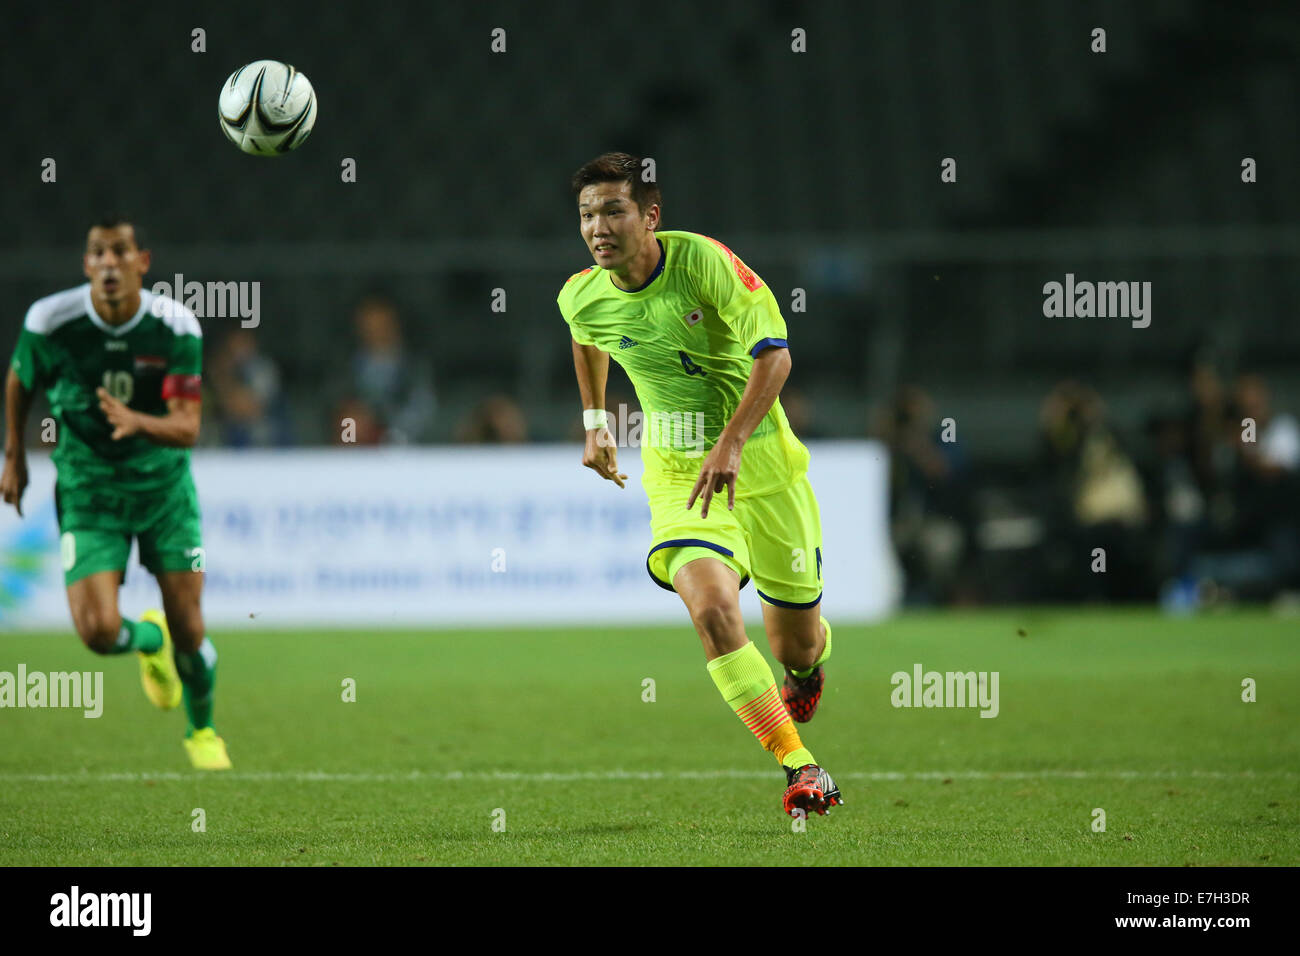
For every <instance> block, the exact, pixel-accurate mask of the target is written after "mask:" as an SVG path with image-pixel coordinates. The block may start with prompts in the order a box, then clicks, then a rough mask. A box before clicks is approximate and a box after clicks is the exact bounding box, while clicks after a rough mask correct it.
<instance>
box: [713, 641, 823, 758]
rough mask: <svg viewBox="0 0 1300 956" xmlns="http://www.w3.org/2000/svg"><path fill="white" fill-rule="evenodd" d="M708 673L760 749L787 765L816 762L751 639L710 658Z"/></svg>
mask: <svg viewBox="0 0 1300 956" xmlns="http://www.w3.org/2000/svg"><path fill="white" fill-rule="evenodd" d="M708 667H709V676H710V677H712V678H713V683H715V684H717V685H718V691H719V693H721V694H722V698H723V700H725V701H726V702H727V704H728V705H729V706H730V707H731V709H732V710H734V711H735V712H736V716H737V717H739V718H740V719H741V720H742V721H744V722H745V726H746V727H748V728H749V729H750V731H751V732H752V733H753V734H754V736H755V737H757V738H758V742H759V743H760V744H762V745H763V749H765V750H770V751H771V752H772V753H773V754H775V755H776V759H777V760H779V761H780V762H781V764H782V765H783V766H786V767H795V768H798V767H802V766H803V765H804V764H809V763H816V762H817V761H815V760H814V759H813V755H812V754H811V753H809V751H808V748H807V747H805V746H804V745H803V742H802V741H801V740H800V739H799V731H797V730H796V729H795V726H794V721H792V720H791V719H790V712H789V711H788V710H786V709H785V704H784V703H782V701H781V695H780V694H779V693H777V689H776V681H775V680H774V679H773V677H772V668H770V667H768V666H767V661H765V660H764V659H763V655H762V654H760V653H759V652H758V648H757V647H755V646H754V642H753V641H746V642H745V646H744V647H742V648H740V650H737V651H732V652H731V653H729V654H723V655H722V656H721V657H715V658H714V659H713V660H711V661H709V664H708Z"/></svg>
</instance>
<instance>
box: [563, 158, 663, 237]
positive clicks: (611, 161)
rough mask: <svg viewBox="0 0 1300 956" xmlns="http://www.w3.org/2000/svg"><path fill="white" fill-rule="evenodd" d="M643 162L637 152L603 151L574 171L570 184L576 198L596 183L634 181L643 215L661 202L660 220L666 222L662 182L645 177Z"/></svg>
mask: <svg viewBox="0 0 1300 956" xmlns="http://www.w3.org/2000/svg"><path fill="white" fill-rule="evenodd" d="M641 164H642V159H641V157H640V156H633V155H632V154H631V153H601V154H600V155H599V156H597V157H596V158H595V159H593V160H592V161H591V162H589V163H587V164H586V165H584V166H583V167H582V168H581V169H579V170H578V171H577V172H576V173H574V174H573V178H572V179H571V180H569V186H570V187H571V188H572V189H573V196H574V198H575V199H576V198H577V197H578V194H579V193H580V192H582V190H583V189H584V188H586V187H587V186H590V185H591V184H592V183H630V184H631V186H632V201H633V202H635V203H636V205H637V208H638V209H639V210H641V213H642V215H644V214H645V212H646V210H648V209H649V208H650V207H651V206H654V205H658V206H659V224H660V225H661V226H662V225H663V207H664V200H663V196H662V195H661V194H660V192H659V184H658V183H657V182H646V181H645V177H643V176H642V175H641V168H642V167H641Z"/></svg>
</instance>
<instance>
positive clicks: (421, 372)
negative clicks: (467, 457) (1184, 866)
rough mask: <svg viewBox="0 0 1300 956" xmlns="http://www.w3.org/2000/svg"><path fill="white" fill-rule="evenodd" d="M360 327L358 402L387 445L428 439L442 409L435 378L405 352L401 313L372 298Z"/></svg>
mask: <svg viewBox="0 0 1300 956" xmlns="http://www.w3.org/2000/svg"><path fill="white" fill-rule="evenodd" d="M354 323H355V328H356V334H357V340H358V342H359V348H358V351H357V354H356V356H355V357H354V358H353V360H352V391H353V396H352V397H354V398H355V399H356V400H357V401H359V402H361V403H363V404H364V405H365V406H366V407H367V409H368V410H369V417H373V418H374V420H375V421H376V422H377V423H378V427H379V429H380V433H381V436H382V437H381V439H380V440H381V441H382V442H384V443H387V444H395V445H404V444H408V443H411V442H419V441H423V440H425V439H427V438H428V430H429V426H430V425H431V424H432V422H433V416H434V411H435V409H436V405H437V402H436V398H435V396H434V391H433V374H432V372H431V371H430V369H429V366H428V364H427V363H426V362H424V361H422V360H419V359H416V358H413V357H412V356H411V354H410V353H409V352H407V351H405V350H404V349H403V342H402V328H401V324H400V323H399V321H398V318H397V308H396V307H395V306H394V305H393V303H392V302H391V301H389V300H388V299H386V298H383V297H381V296H369V297H367V298H365V299H363V300H362V301H361V302H360V304H358V306H357V310H356V313H355V316H354ZM353 417H355V416H353ZM358 421H360V419H358Z"/></svg>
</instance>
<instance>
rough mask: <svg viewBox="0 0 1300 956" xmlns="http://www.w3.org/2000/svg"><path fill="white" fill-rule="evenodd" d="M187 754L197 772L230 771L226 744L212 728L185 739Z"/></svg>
mask: <svg viewBox="0 0 1300 956" xmlns="http://www.w3.org/2000/svg"><path fill="white" fill-rule="evenodd" d="M185 752H186V753H188V754H189V755H190V763H192V764H194V769H196V770H229V769H230V766H231V765H230V755H229V754H227V753H226V742H225V741H224V740H222V739H221V738H220V737H218V736H217V732H216V731H215V730H213V729H212V728H211V727H204V728H203V729H202V730H196V731H194V733H192V734H190V736H188V737H186V738H185Z"/></svg>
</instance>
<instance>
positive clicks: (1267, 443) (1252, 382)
mask: <svg viewBox="0 0 1300 956" xmlns="http://www.w3.org/2000/svg"><path fill="white" fill-rule="evenodd" d="M1234 403H1235V405H1236V410H1237V414H1236V415H1235V416H1234V419H1235V424H1234V426H1233V427H1237V426H1240V427H1242V428H1243V429H1244V428H1245V426H1244V425H1243V424H1242V420H1243V419H1246V418H1250V419H1253V420H1254V422H1255V441H1254V442H1246V441H1243V442H1242V443H1241V455H1242V458H1243V460H1244V461H1245V463H1246V466H1247V468H1248V469H1249V470H1250V471H1251V472H1252V473H1254V474H1257V475H1260V476H1262V477H1279V476H1281V475H1283V474H1285V473H1287V472H1295V471H1298V470H1300V425H1298V424H1297V423H1296V420H1295V417H1294V416H1292V415H1288V414H1285V413H1283V414H1281V415H1276V414H1274V413H1273V399H1272V396H1271V395H1270V394H1269V390H1268V385H1266V384H1265V382H1264V380H1263V379H1262V378H1260V377H1259V376H1258V375H1243V376H1241V377H1240V378H1239V379H1237V385H1236V389H1235V391H1234Z"/></svg>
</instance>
